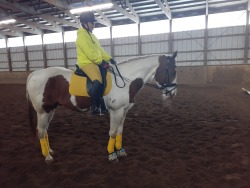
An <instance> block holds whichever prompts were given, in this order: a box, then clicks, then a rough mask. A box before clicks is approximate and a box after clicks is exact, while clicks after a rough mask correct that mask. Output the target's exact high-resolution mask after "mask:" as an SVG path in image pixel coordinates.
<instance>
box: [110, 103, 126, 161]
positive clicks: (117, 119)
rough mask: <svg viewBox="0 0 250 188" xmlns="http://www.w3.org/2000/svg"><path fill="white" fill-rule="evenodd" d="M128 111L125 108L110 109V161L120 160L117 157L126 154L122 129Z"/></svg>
mask: <svg viewBox="0 0 250 188" xmlns="http://www.w3.org/2000/svg"><path fill="white" fill-rule="evenodd" d="M125 117H126V112H125V110H124V109H123V108H121V109H119V110H110V130H109V142H108V147H107V150H108V153H109V161H112V162H118V158H117V157H122V156H126V155H127V154H126V152H125V150H124V149H123V148H122V131H123V123H124V120H125Z"/></svg>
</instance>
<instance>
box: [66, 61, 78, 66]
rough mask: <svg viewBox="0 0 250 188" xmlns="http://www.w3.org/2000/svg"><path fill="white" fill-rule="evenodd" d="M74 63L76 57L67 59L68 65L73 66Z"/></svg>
mask: <svg viewBox="0 0 250 188" xmlns="http://www.w3.org/2000/svg"><path fill="white" fill-rule="evenodd" d="M76 63H77V59H68V65H69V66H75V64H76Z"/></svg>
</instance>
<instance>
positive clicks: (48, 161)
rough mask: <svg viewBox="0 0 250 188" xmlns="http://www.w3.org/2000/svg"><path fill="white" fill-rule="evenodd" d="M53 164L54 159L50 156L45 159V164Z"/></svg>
mask: <svg viewBox="0 0 250 188" xmlns="http://www.w3.org/2000/svg"><path fill="white" fill-rule="evenodd" d="M52 162H53V157H51V156H50V155H48V156H47V157H45V163H46V164H51V163H52Z"/></svg>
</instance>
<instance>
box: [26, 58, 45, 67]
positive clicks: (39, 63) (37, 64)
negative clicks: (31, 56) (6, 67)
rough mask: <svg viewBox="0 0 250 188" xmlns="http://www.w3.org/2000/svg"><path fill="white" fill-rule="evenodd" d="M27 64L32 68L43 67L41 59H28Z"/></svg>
mask: <svg viewBox="0 0 250 188" xmlns="http://www.w3.org/2000/svg"><path fill="white" fill-rule="evenodd" d="M29 64H30V68H34V67H38V68H43V67H44V64H43V61H41V60H40V61H39V60H36V61H29Z"/></svg>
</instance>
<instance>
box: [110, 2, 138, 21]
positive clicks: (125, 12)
mask: <svg viewBox="0 0 250 188" xmlns="http://www.w3.org/2000/svg"><path fill="white" fill-rule="evenodd" d="M126 5H127V7H128V8H129V10H130V11H131V12H132V13H130V12H128V11H127V10H125V9H123V8H122V7H120V6H119V5H118V4H116V3H115V2H113V8H114V9H115V10H117V11H118V12H120V13H122V14H123V15H125V16H126V17H128V18H129V19H131V20H132V21H134V22H135V23H139V22H140V19H139V16H138V15H137V13H136V12H135V10H134V9H133V7H132V6H131V5H130V3H129V1H128V0H126Z"/></svg>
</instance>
